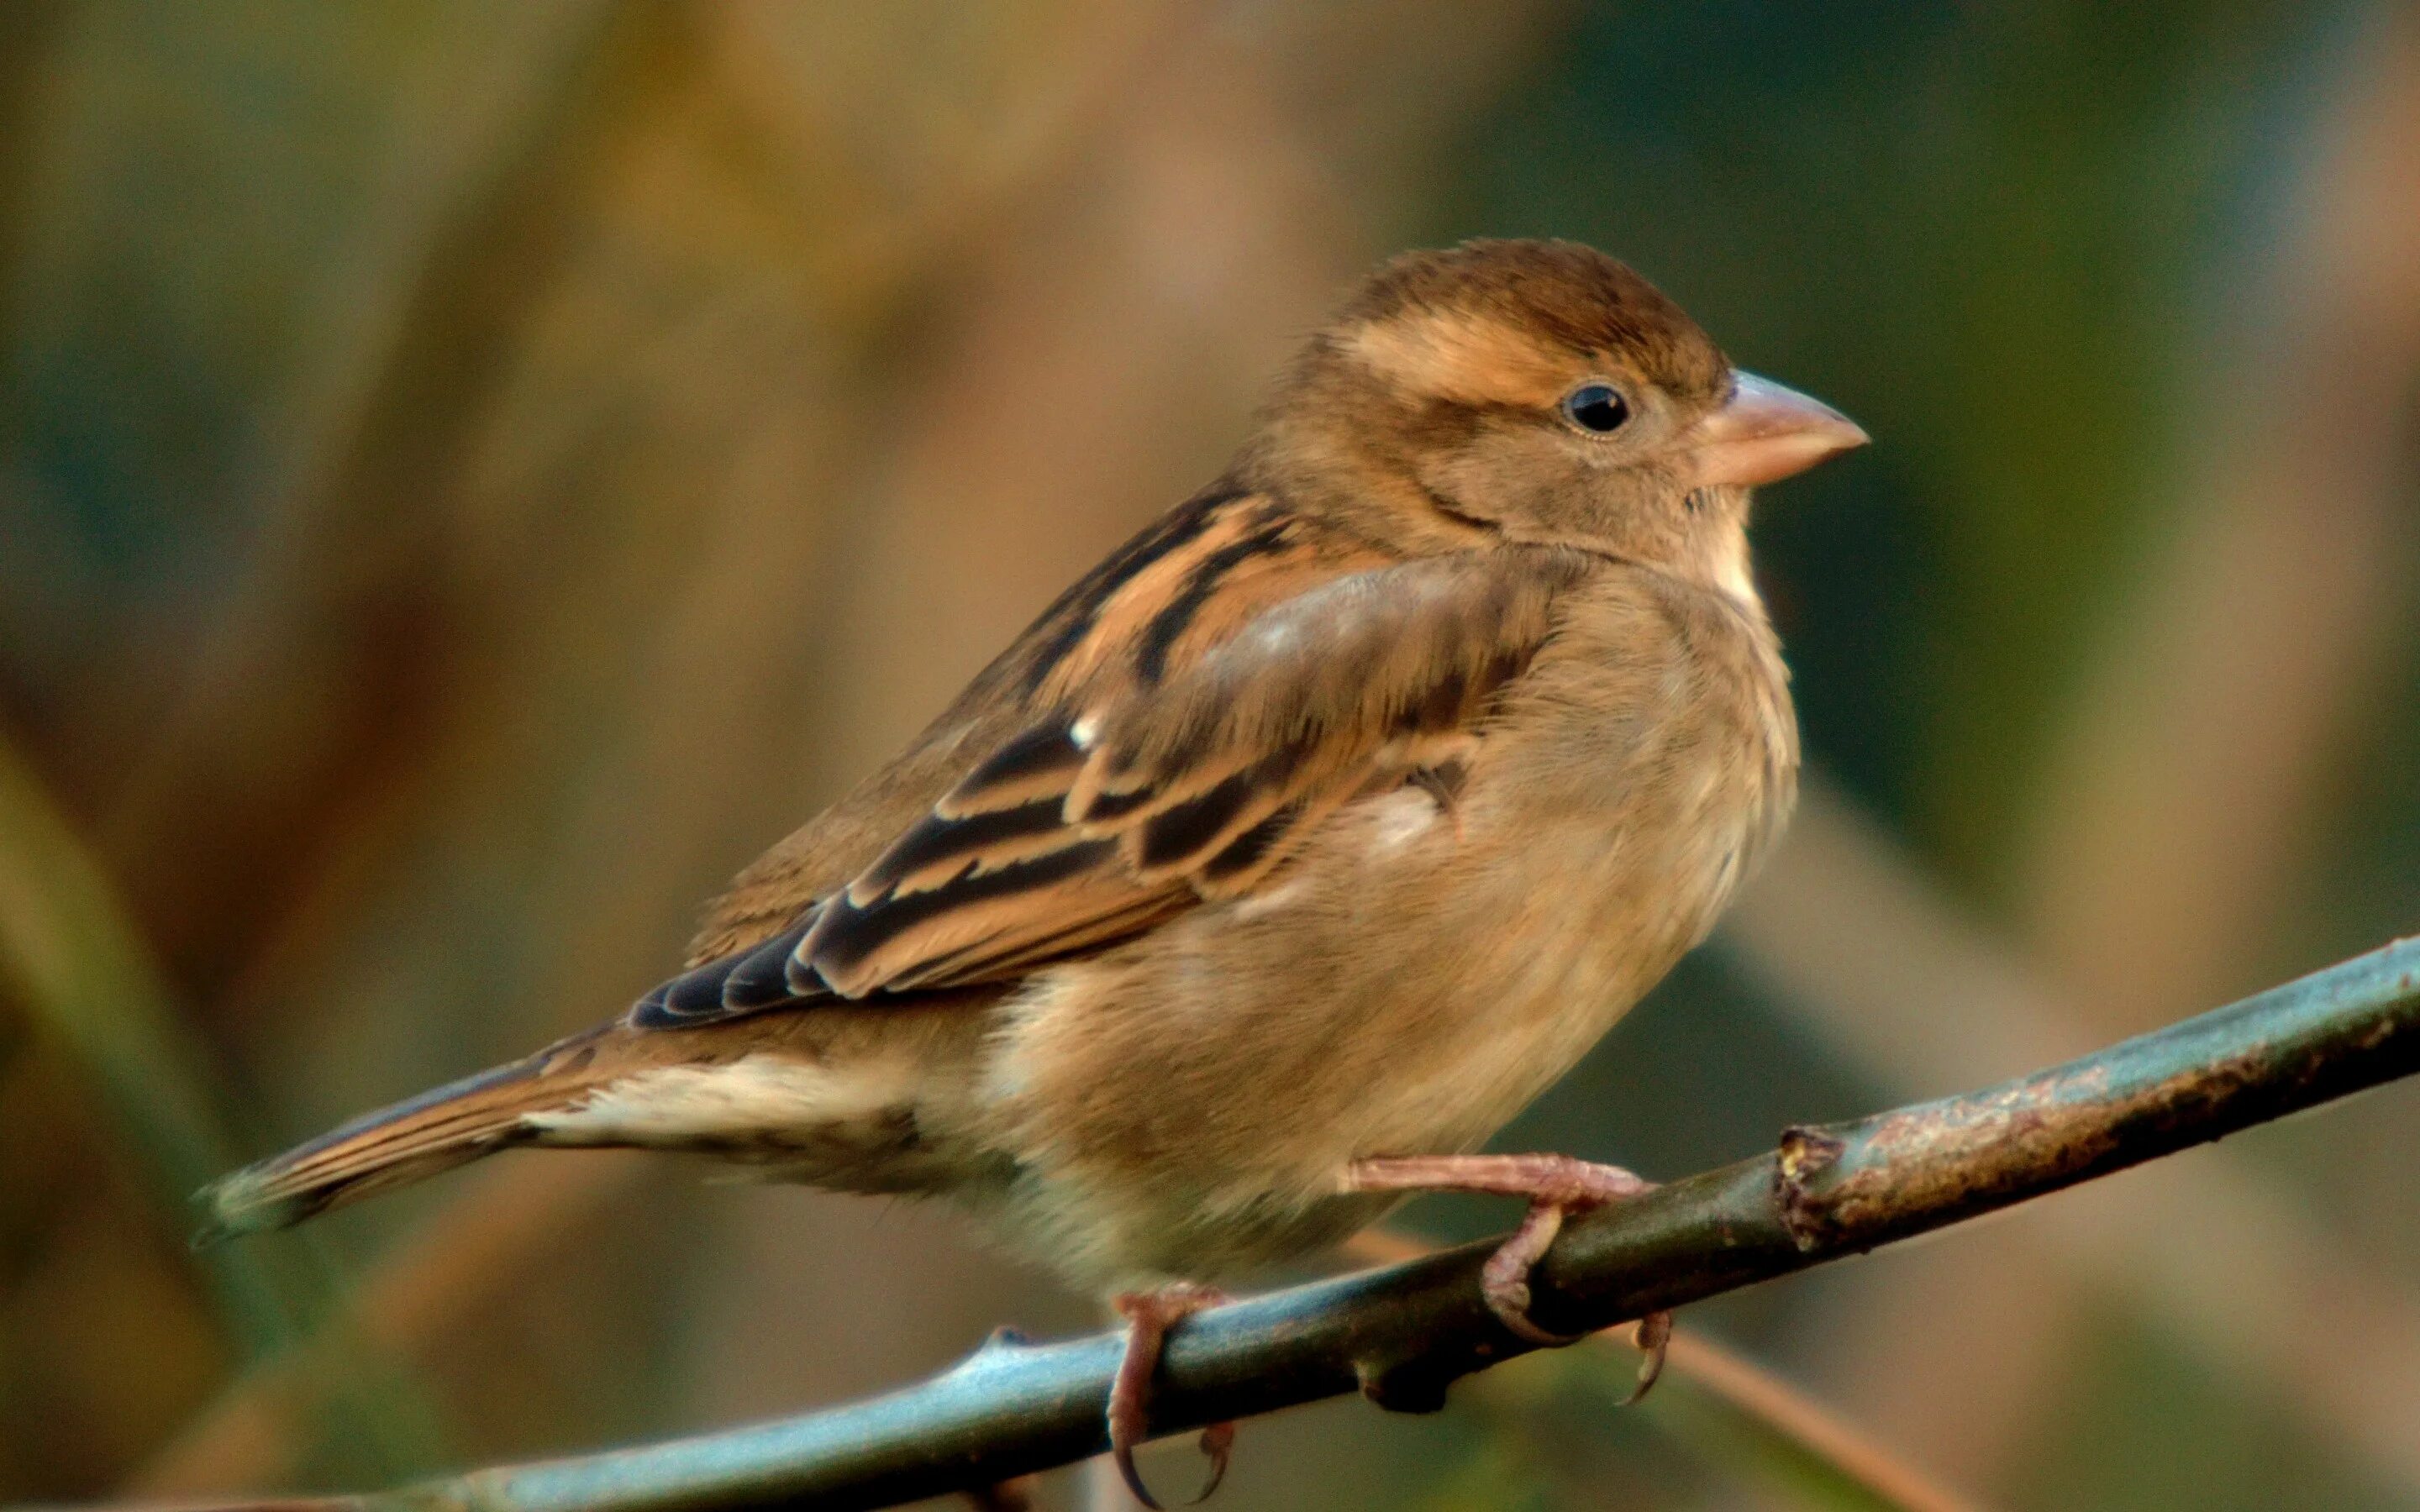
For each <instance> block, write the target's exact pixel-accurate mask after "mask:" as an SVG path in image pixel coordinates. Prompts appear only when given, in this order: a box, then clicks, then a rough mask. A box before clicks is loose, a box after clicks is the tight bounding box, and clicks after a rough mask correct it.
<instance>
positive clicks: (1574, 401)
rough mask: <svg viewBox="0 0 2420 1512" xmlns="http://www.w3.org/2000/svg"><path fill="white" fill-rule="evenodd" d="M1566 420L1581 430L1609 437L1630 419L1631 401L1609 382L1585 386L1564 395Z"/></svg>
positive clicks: (1586, 384) (1585, 384)
mask: <svg viewBox="0 0 2420 1512" xmlns="http://www.w3.org/2000/svg"><path fill="white" fill-rule="evenodd" d="M1563 418H1564V419H1566V420H1568V421H1570V422H1571V423H1572V424H1575V425H1577V426H1578V427H1579V428H1580V429H1582V430H1585V431H1593V432H1594V433H1596V434H1597V435H1599V436H1604V435H1608V434H1610V433H1611V432H1614V431H1617V430H1620V429H1621V423H1622V422H1623V421H1625V420H1628V419H1629V418H1630V401H1629V400H1627V399H1624V398H1623V397H1622V396H1621V390H1620V389H1617V388H1615V387H1614V386H1613V385H1612V384H1610V383H1583V384H1581V385H1580V386H1579V387H1578V388H1576V389H1574V390H1573V391H1572V392H1571V393H1566V394H1564V395H1563Z"/></svg>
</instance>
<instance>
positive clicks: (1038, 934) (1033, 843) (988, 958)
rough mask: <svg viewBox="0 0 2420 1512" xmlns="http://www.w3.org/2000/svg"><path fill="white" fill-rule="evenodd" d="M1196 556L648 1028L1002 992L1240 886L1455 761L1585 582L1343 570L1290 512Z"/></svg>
mask: <svg viewBox="0 0 2420 1512" xmlns="http://www.w3.org/2000/svg"><path fill="white" fill-rule="evenodd" d="M1187 541H1188V542H1189V543H1190V546H1189V549H1190V550H1191V551H1192V552H1193V554H1194V557H1195V561H1194V563H1193V566H1192V570H1191V573H1190V575H1189V576H1184V575H1171V574H1170V573H1169V572H1167V571H1162V572H1161V578H1162V579H1164V580H1163V581H1161V582H1160V583H1159V584H1158V589H1159V591H1160V592H1161V593H1162V594H1164V600H1163V603H1162V607H1161V608H1160V609H1158V610H1157V612H1155V613H1149V614H1145V613H1143V612H1141V611H1140V607H1134V608H1127V609H1123V610H1122V611H1119V612H1115V613H1112V612H1111V611H1112V610H1118V606H1117V605H1116V604H1114V602H1112V603H1110V604H1109V605H1108V606H1107V607H1106V608H1103V609H1096V611H1095V613H1094V618H1095V619H1096V620H1100V621H1104V622H1107V621H1109V620H1115V621H1117V622H1118V623H1119V624H1121V625H1123V626H1124V629H1123V631H1122V635H1123V637H1124V639H1125V641H1126V642H1127V643H1126V644H1124V645H1121V646H1110V647H1103V646H1085V645H1084V644H1083V643H1082V642H1081V640H1079V639H1071V638H1068V637H1066V636H1064V635H1062V636H1061V638H1060V639H1061V640H1062V642H1063V644H1062V646H1061V648H1060V653H1059V654H1060V655H1062V656H1067V657H1069V658H1071V659H1077V660H1080V661H1081V662H1082V664H1083V665H1084V666H1085V667H1086V668H1087V669H1088V671H1087V673H1086V675H1084V676H1083V677H1082V678H1080V679H1078V680H1076V681H1075V682H1073V683H1072V684H1070V685H1068V686H1065V687H1060V688H1058V689H1057V690H1056V692H1055V696H1052V697H1050V698H1049V699H1048V700H1047V702H1046V704H1045V706H1044V707H1043V708H1042V709H1041V710H1039V711H1038V712H1037V715H1036V717H1034V718H1033V719H1032V722H1031V723H1029V724H1028V725H1026V726H1024V727H1022V728H1016V729H1014V730H1013V731H1011V733H1007V734H1006V735H1004V736H1002V737H1000V738H997V739H996V740H994V741H993V742H991V743H990V744H989V746H988V748H984V749H980V750H977V751H975V752H972V753H970V764H969V765H968V767H967V768H966V770H965V775H964V776H963V777H962V778H960V779H958V780H957V781H956V782H954V784H952V785H951V786H949V787H948V788H947V789H946V791H944V792H943V793H942V794H941V795H939V798H938V799H937V800H935V801H933V802H932V803H931V804H930V806H929V807H928V808H927V809H926V810H925V811H924V812H923V814H922V816H921V817H919V818H917V819H915V820H914V821H913V822H912V823H910V824H908V825H907V826H906V827H905V829H904V830H902V831H901V832H899V833H898V834H897V836H896V838H895V839H893V840H892V841H891V843H890V844H889V845H888V846H887V847H886V848H884V849H883V850H882V851H881V852H880V854H879V855H877V856H876V857H875V858H874V859H873V860H872V861H871V863H870V864H867V865H865V866H863V867H862V868H861V869H860V870H859V871H858V872H856V873H855V874H854V875H852V876H849V877H848V878H847V879H846V880H845V882H844V883H843V884H841V885H839V886H838V887H835V888H833V890H831V891H830V893H828V894H827V895H825V896H824V897H822V898H820V899H818V900H816V901H815V902H814V903H813V904H812V905H811V906H810V908H809V909H808V910H807V911H806V912H805V913H804V914H802V915H801V917H800V918H799V920H798V921H797V923H796V925H795V927H793V928H791V929H788V930H785V931H783V932H782V933H777V934H775V935H773V936H772V937H771V938H769V939H768V940H767V941H765V942H763V943H761V944H757V945H754V946H752V947H750V948H748V949H744V950H741V951H738V952H735V953H734V954H732V955H729V956H726V957H724V958H722V959H721V960H718V961H714V962H708V963H706V964H704V965H701V966H699V967H697V968H695V969H693V970H692V971H690V973H688V974H687V975H685V976H683V977H680V978H676V979H675V980H673V981H672V982H670V983H667V984H666V985H665V986H664V987H663V988H659V989H658V991H657V992H656V993H655V994H654V995H650V997H649V998H648V999H647V1000H646V1002H644V1003H643V1004H642V1005H641V1021H642V1022H663V1023H674V1022H677V1023H682V1024H692V1025H693V1024H696V1023H699V1022H701V1021H704V1020H706V1019H710V1018H714V1017H721V1016H729V1015H733V1014H737V1013H743V1012H751V1011H757V1010H759V1009H762V1008H765V1007H768V1006H773V1005H774V1004H776V1003H779V1002H783V1001H789V1002H796V1001H800V1000H811V999H813V998H815V997H818V996H829V995H837V996H841V997H848V998H856V997H862V996H864V995H868V994H873V993H904V992H912V991H919V990H927V989H939V988H950V987H959V986H966V985H971V984H974V983H979V982H988V981H999V980H1010V979H1014V978H1016V977H1017V976H1020V975H1023V974H1025V973H1028V972H1030V971H1032V970H1034V969H1037V968H1038V967H1040V966H1042V965H1044V964H1047V963H1049V962H1052V961H1055V960H1063V959H1067V958H1069V957H1072V956H1076V955H1080V954H1083V953H1087V952H1090V951H1094V950H1097V949H1104V948H1106V947H1107V946H1109V945H1111V944H1114V943H1115V942H1117V941H1119V940H1122V939H1125V938H1129V937H1131V936H1133V935H1134V934H1136V933H1140V932H1142V931H1144V930H1147V929H1150V928H1152V927H1154V926H1156V925H1157V924H1158V923H1160V922H1162V921H1164V920H1166V919H1167V918H1171V917H1173V916H1174V915H1175V914H1178V913H1181V912H1183V911H1184V910H1185V909H1187V908H1189V907H1192V906H1194V905H1196V904H1197V903H1200V902H1201V901H1202V900H1205V899H1218V898H1226V897H1233V896H1237V895H1239V894H1242V893H1246V892H1249V891H1250V890H1251V889H1253V888H1254V887H1259V886H1261V885H1263V884H1264V881H1265V880H1266V879H1267V878H1268V877H1269V876H1270V875H1271V874H1272V873H1273V872H1276V871H1277V870H1278V869H1279V868H1280V866H1282V865H1283V863H1284V861H1285V859H1286V858H1287V856H1290V855H1291V854H1293V852H1294V851H1295V850H1296V849H1297V848H1298V847H1299V846H1300V844H1301V842H1302V841H1303V839H1304V837H1305V836H1307V835H1308V834H1310V833H1311V832H1312V831H1313V830H1314V829H1315V828H1316V826H1317V825H1319V823H1320V822H1321V821H1322V820H1323V819H1324V818H1326V815H1328V814H1329V813H1331V812H1332V811H1334V810H1335V809H1336V808H1337V807H1339V806H1340V805H1342V804H1343V803H1346V802H1349V801H1350V800H1352V799H1353V798H1355V797H1357V796H1359V795H1364V794H1367V793H1370V792H1373V791H1375V790H1380V789H1384V788H1389V787H1392V786H1395V785H1398V784H1400V783H1402V782H1403V781H1404V780H1406V779H1412V778H1415V777H1419V775H1420V774H1422V773H1424V772H1432V771H1435V770H1438V769H1442V768H1445V767H1447V766H1448V765H1450V764H1452V763H1453V762H1455V761H1456V760H1457V758H1459V757H1460V756H1461V755H1462V754H1464V753H1465V752H1466V751H1467V750H1468V749H1469V748H1470V747H1471V745H1472V743H1473V742H1474V741H1475V740H1477V739H1479V738H1481V736H1482V734H1483V727H1484V719H1485V715H1486V711H1487V710H1488V708H1489V707H1490V705H1491V702H1492V701H1493V700H1494V699H1495V698H1496V697H1497V694H1498V692H1499V691H1500V690H1501V689H1502V688H1503V687H1504V686H1505V684H1506V683H1508V682H1509V681H1511V680H1512V679H1513V678H1514V677H1517V676H1518V675H1519V674H1520V673H1521V671H1523V670H1525V669H1526V668H1527V667H1528V664H1529V662H1530V660H1531V659H1532V658H1533V657H1534V656H1536V654H1537V653H1538V651H1539V649H1540V648H1541V647H1542V646H1544V644H1545V643H1546V641H1547V640H1548V639H1549V638H1550V637H1551V635H1552V633H1553V625H1554V607H1555V605H1554V601H1555V598H1556V595H1557V594H1559V593H1560V592H1561V591H1562V590H1563V589H1565V588H1567V587H1569V586H1570V585H1571V584H1572V583H1574V582H1575V581H1577V580H1578V579H1579V578H1580V577H1581V576H1583V575H1584V574H1585V573H1586V572H1587V571H1589V570H1590V559H1587V558H1585V557H1583V556H1580V555H1579V554H1577V553H1574V552H1569V551H1562V550H1557V549H1552V548H1517V547H1499V548H1496V549H1493V550H1489V551H1483V552H1472V553H1467V554H1463V555H1456V556H1449V557H1435V558H1424V559H1420V560H1418V561H1413V562H1397V563H1346V564H1345V567H1344V569H1343V570H1339V567H1338V566H1337V564H1336V562H1335V558H1334V554H1333V552H1332V551H1328V552H1323V551H1321V550H1319V549H1316V548H1315V546H1316V544H1315V543H1310V544H1307V543H1304V542H1303V541H1301V540H1299V539H1298V538H1296V537H1295V535H1294V534H1293V533H1291V532H1290V531H1289V529H1288V527H1287V525H1286V523H1285V521H1284V520H1282V519H1281V518H1275V517H1272V518H1248V519H1246V520H1244V521H1243V522H1241V523H1239V524H1237V525H1236V526H1234V527H1233V528H1231V529H1227V530H1224V531H1221V530H1218V529H1216V528H1204V529H1202V530H1200V531H1197V532H1193V534H1192V535H1190V536H1188V537H1187ZM1154 565H1155V566H1163V565H1164V563H1154ZM1043 681H1044V682H1047V678H1046V679H1044V680H1043ZM1041 686H1042V684H1041V683H1037V688H1039V687H1041Z"/></svg>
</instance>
